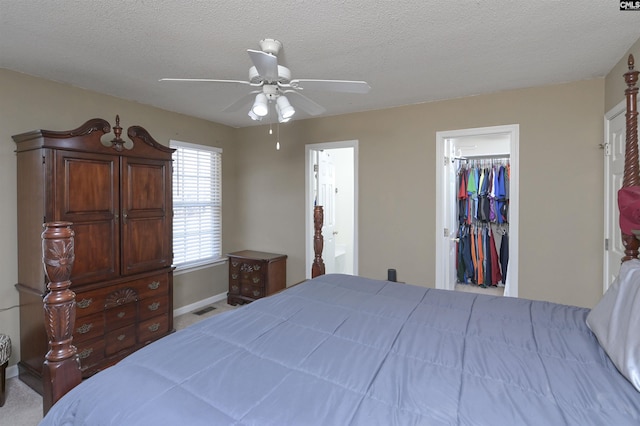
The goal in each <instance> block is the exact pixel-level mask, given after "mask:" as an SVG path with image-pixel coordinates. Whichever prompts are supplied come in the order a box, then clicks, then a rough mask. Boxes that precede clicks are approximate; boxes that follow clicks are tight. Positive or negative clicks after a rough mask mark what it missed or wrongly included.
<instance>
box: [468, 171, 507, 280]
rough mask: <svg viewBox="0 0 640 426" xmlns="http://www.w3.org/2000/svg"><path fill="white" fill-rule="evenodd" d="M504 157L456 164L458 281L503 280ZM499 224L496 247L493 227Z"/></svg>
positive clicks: (504, 247) (504, 227) (504, 236)
mask: <svg viewBox="0 0 640 426" xmlns="http://www.w3.org/2000/svg"><path fill="white" fill-rule="evenodd" d="M510 173H511V169H510V165H509V163H508V162H507V163H506V164H505V159H489V160H471V162H466V163H459V168H458V173H457V177H458V182H457V188H458V194H457V198H458V203H457V205H458V233H457V238H458V243H457V247H456V274H457V281H458V282H459V283H465V284H475V285H479V286H482V287H489V286H496V285H500V284H501V283H504V281H505V280H506V270H507V264H508V257H509V254H508V251H509V243H508V235H507V233H506V227H507V226H508V225H507V224H508V223H509V213H508V204H509V175H510ZM496 227H499V231H500V232H499V233H501V234H502V238H501V239H500V241H499V242H500V248H499V250H498V248H497V243H498V241H497V240H496V237H495V232H496V231H495V230H494V228H496Z"/></svg>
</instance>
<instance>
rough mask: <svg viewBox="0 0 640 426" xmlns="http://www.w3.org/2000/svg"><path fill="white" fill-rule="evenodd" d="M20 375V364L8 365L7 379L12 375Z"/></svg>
mask: <svg viewBox="0 0 640 426" xmlns="http://www.w3.org/2000/svg"><path fill="white" fill-rule="evenodd" d="M17 375H18V365H17V364H16V365H12V366H11V367H7V379H10V378H12V377H16V376H17Z"/></svg>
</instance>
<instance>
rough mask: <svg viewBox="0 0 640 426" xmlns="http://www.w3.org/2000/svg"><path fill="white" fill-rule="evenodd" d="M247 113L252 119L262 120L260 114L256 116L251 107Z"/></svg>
mask: <svg viewBox="0 0 640 426" xmlns="http://www.w3.org/2000/svg"><path fill="white" fill-rule="evenodd" d="M247 115H248V116H249V117H251V119H252V120H253V121H260V120H262V117H260V116H258V115H255V114H254V112H253V110H252V109H250V110H249V114H247Z"/></svg>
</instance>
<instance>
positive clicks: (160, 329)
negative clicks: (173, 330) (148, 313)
mask: <svg viewBox="0 0 640 426" xmlns="http://www.w3.org/2000/svg"><path fill="white" fill-rule="evenodd" d="M168 332H169V317H168V315H161V316H158V317H154V318H151V319H148V320H146V321H143V322H141V323H140V325H139V326H138V341H139V342H140V343H142V344H147V343H149V342H151V341H152V340H155V339H158V338H160V337H162V336H164V335H165V334H167V333H168Z"/></svg>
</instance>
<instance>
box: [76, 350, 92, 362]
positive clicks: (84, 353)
mask: <svg viewBox="0 0 640 426" xmlns="http://www.w3.org/2000/svg"><path fill="white" fill-rule="evenodd" d="M92 352H93V348H89V349H85V350H83V351H82V352H80V353H79V354H78V357H79V358H80V359H85V358H89V355H91V353H92Z"/></svg>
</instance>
